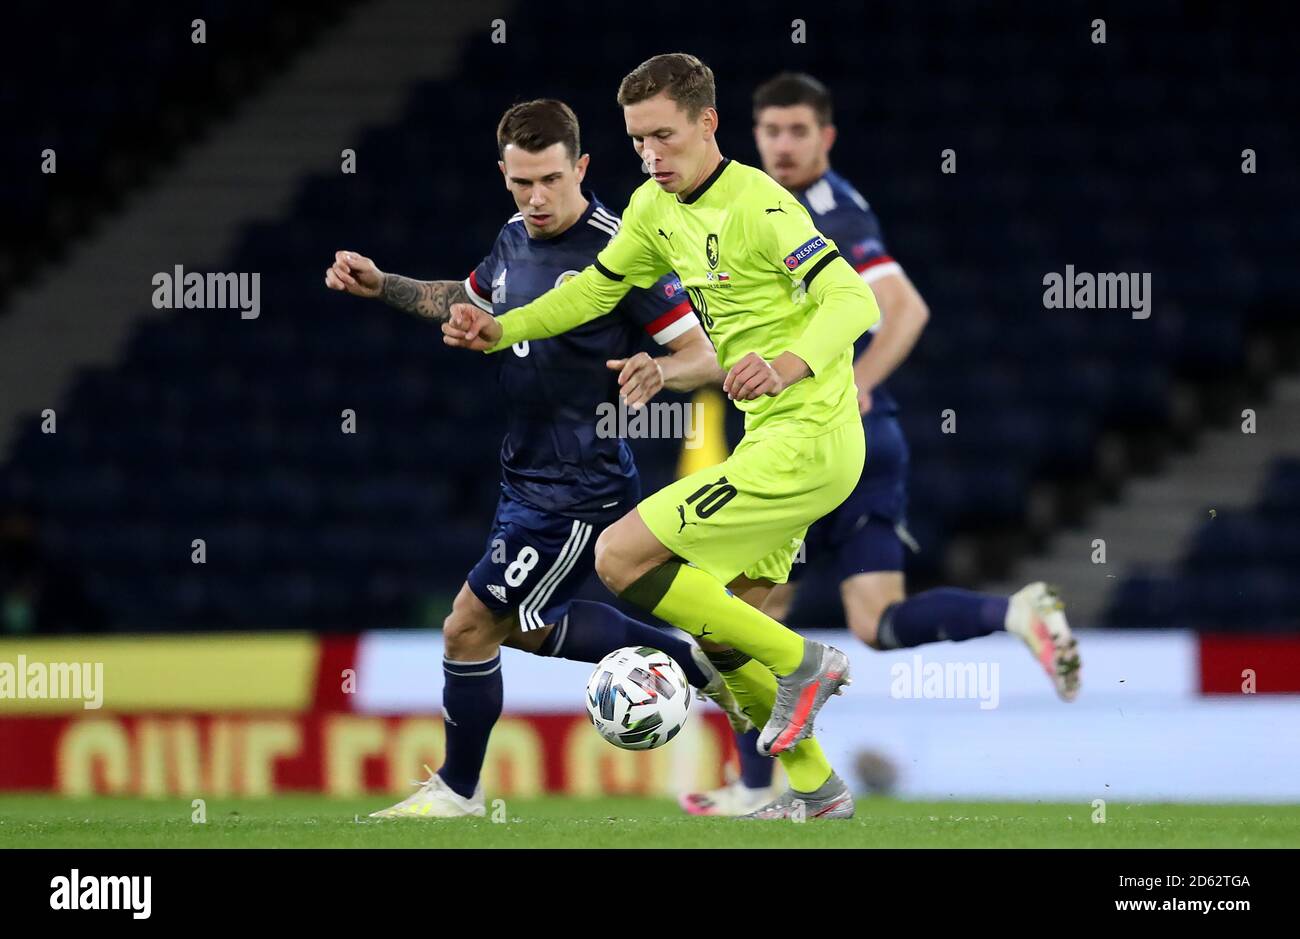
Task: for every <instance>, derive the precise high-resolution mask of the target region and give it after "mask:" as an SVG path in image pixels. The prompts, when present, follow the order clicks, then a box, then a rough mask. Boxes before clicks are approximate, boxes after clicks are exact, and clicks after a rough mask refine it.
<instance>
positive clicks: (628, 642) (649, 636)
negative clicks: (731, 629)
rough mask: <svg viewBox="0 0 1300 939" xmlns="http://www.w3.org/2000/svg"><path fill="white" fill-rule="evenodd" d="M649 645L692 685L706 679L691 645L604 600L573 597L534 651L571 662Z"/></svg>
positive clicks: (594, 660)
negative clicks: (626, 647) (576, 598)
mask: <svg viewBox="0 0 1300 939" xmlns="http://www.w3.org/2000/svg"><path fill="white" fill-rule="evenodd" d="M625 646H649V647H650V648H652V649H658V650H659V651H660V652H663V653H665V654H666V655H668V656H669V657H670V658H671V659H672V660H673V661H674V662H676V663H677V664H678V665H680V666H681V667H682V671H683V672H685V673H686V680H687V681H689V682H690V683H691V687H692V688H702V687H704V686H705V685H706V684H708V679H707V678H706V677H705V675H704V673H703V672H702V671H700V667H699V666H698V665H696V664H695V660H694V659H693V658H691V649H692V648H693V646H692V645H691V644H690V643H689V642H687V641H686V640H685V639H679V638H677V637H676V636H674V635H673V634H672V633H670V632H668V631H667V630H664V629H658V628H656V627H654V626H649V625H647V624H645V623H640V622H637V621H636V620H634V619H632V618H631V617H627V616H624V615H623V614H622V613H620V612H619V611H618V610H616V609H614V608H613V607H612V606H610V605H609V604H607V603H593V602H592V601H590V600H574V601H572V602H571V603H570V604H569V612H568V613H566V614H564V616H563V617H561V619H560V621H559V622H558V623H556V624H555V628H553V629H552V630H551V634H550V635H549V636H547V637H546V641H545V642H543V643H542V647H541V648H540V649H538V650H537V654H538V655H550V656H554V657H556V658H559V659H572V660H573V661H575V662H599V661H600V660H601V659H603V658H604V657H605V656H607V655H609V654H610V653H611V652H613V651H614V650H615V649H622V648H624V647H625Z"/></svg>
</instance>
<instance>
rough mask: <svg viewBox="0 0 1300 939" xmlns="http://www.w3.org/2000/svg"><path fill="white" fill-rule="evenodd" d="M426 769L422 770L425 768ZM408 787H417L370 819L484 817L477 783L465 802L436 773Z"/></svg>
mask: <svg viewBox="0 0 1300 939" xmlns="http://www.w3.org/2000/svg"><path fill="white" fill-rule="evenodd" d="M428 768H429V767H427V766H426V767H425V769H428ZM411 785H412V786H419V788H418V789H416V790H415V792H413V793H411V794H410V795H409V796H407V797H406V798H405V799H403V800H402V801H401V802H399V803H397V804H396V805H393V806H390V807H389V808H386V809H380V810H379V811H378V812H371V813H370V817H371V818H463V817H466V816H475V817H478V818H482V817H483V816H484V815H486V814H487V809H486V808H485V807H484V805H483V783H482V782H481V781H480V782H479V784H478V786H477V787H476V788H475V789H474V797H473V798H472V799H466V798H465V797H464V796H462V795H460V794H459V793H458V792H456V791H455V790H454V789H452V788H451V787H450V786H448V785H447V784H446V783H445V782H443V781H442V777H441V776H439V775H438V774H437V773H434V772H430V773H429V778H428V779H427V780H425V781H424V782H420V781H419V780H418V779H416V780H412V781H411Z"/></svg>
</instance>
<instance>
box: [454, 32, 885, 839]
mask: <svg viewBox="0 0 1300 939" xmlns="http://www.w3.org/2000/svg"><path fill="white" fill-rule="evenodd" d="M618 101H619V104H620V105H621V106H622V108H623V120H624V124H625V125H626V128H627V134H628V136H629V137H631V138H632V143H633V146H634V148H635V149H636V152H637V154H638V155H639V156H640V157H641V160H642V165H643V167H644V168H645V170H646V172H647V173H648V174H649V175H650V179H648V180H646V182H645V183H643V184H642V185H641V186H640V187H639V188H638V189H637V190H636V191H635V192H634V193H633V195H632V198H631V201H630V202H629V203H628V207H627V209H626V211H625V214H624V224H623V226H622V228H621V229H620V230H619V233H618V235H617V236H615V238H614V240H613V241H611V242H610V243H609V245H608V246H606V247H605V249H604V250H602V251H601V252H600V255H599V256H598V257H597V258H596V260H595V262H594V264H593V265H592V266H591V267H588V268H586V269H585V270H584V271H582V273H580V274H579V275H578V276H577V277H575V278H573V279H572V280H571V281H569V282H567V283H565V284H564V285H562V286H560V287H557V288H556V289H555V290H553V291H551V292H550V293H547V294H546V295H545V296H543V297H540V298H539V299H537V300H535V301H534V302H532V303H530V304H528V305H527V306H524V307H522V308H519V309H516V310H513V311H512V312H510V313H507V314H506V315H505V316H502V317H501V318H500V319H495V318H493V317H490V316H487V315H486V314H484V312H483V311H482V310H481V309H479V308H478V307H474V306H467V305H465V304H458V305H457V306H456V307H454V308H453V310H452V315H451V318H450V320H449V321H448V322H447V323H444V324H443V327H442V328H443V334H444V336H445V338H446V341H447V342H448V344H450V345H455V346H459V347H462V348H468V349H477V350H482V351H492V352H497V353H499V354H506V353H502V352H501V350H503V349H505V348H506V347H508V346H510V345H512V344H514V343H517V342H520V341H523V340H532V339H538V338H542V337H546V336H555V335H559V334H562V333H564V332H567V331H569V330H573V329H577V328H580V327H581V326H582V325H583V324H584V323H586V322H587V321H589V320H591V319H592V318H593V317H596V316H599V315H600V314H601V312H602V311H605V310H609V309H611V308H613V307H614V306H615V305H616V304H618V303H620V302H622V300H623V298H624V297H625V296H626V295H627V293H628V291H629V290H630V289H631V288H632V287H633V286H640V287H648V286H650V285H651V284H653V283H654V282H655V281H656V280H657V279H658V278H660V277H662V276H664V275H665V274H666V273H667V272H669V271H676V272H677V274H678V275H679V276H680V277H681V280H682V283H683V284H685V285H686V289H687V292H688V293H689V295H690V298H691V305H692V307H693V308H694V309H695V311H696V312H697V313H698V314H699V316H700V318H701V320H702V321H703V323H704V326H705V328H706V329H707V330H708V331H709V335H710V338H711V339H712V340H713V341H714V344H715V346H716V347H717V353H718V361H719V362H720V363H721V364H722V366H723V367H724V368H726V369H727V377H726V380H725V381H724V382H723V391H725V392H726V393H727V395H728V397H730V398H731V399H732V400H733V401H735V402H736V406H737V407H739V408H740V409H741V410H742V411H744V412H745V439H744V440H743V441H742V442H741V443H740V445H739V446H738V447H736V449H735V451H734V452H733V453H732V454H731V456H730V457H728V458H727V459H726V460H725V461H724V462H722V463H721V464H719V465H718V466H714V467H711V468H708V469H704V470H700V471H698V472H696V473H692V474H690V475H688V476H685V477H683V478H681V479H679V480H677V481H676V482H674V483H672V484H670V485H668V486H666V487H664V488H663V489H661V490H659V491H658V492H656V493H654V494H653V495H651V496H649V497H648V498H646V499H643V500H642V501H641V502H640V503H639V504H638V505H637V506H636V508H635V510H633V511H630V512H628V513H627V514H625V515H624V516H623V517H622V518H621V519H619V521H618V522H616V523H615V524H614V525H612V526H610V527H609V528H607V529H606V530H605V532H604V533H603V534H602V535H601V536H600V542H599V544H598V545H597V549H596V571H597V573H598V574H599V575H600V577H601V579H602V580H603V581H604V582H605V585H606V586H608V587H609V588H610V589H611V590H612V591H615V592H616V593H618V594H619V595H620V596H621V597H623V599H625V600H626V601H628V602H629V603H632V604H634V605H636V606H638V607H640V608H642V609H644V610H647V611H649V612H651V613H653V614H654V615H655V616H658V617H660V618H662V619H664V620H666V621H668V622H670V623H672V624H673V625H675V626H678V627H680V628H682V629H684V630H686V631H687V632H688V633H690V634H692V635H693V636H696V637H697V638H698V639H700V641H701V642H702V643H703V642H705V641H706V640H705V637H709V638H708V640H707V641H708V642H710V643H719V644H725V646H726V647H728V648H727V649H725V650H724V649H723V648H719V647H718V646H712V647H711V653H712V654H713V655H714V656H716V657H715V658H714V660H713V661H714V664H715V665H716V666H717V667H718V668H719V670H720V671H722V673H723V675H724V677H725V678H726V680H727V682H728V684H730V685H731V688H732V690H733V692H734V693H735V695H736V697H737V699H739V700H740V701H741V703H742V704H744V705H745V707H746V708H748V713H749V714H750V716H751V717H752V718H753V720H754V723H755V725H759V724H762V725H763V729H762V731H761V732H760V733H759V735H758V738H757V744H756V745H757V747H758V748H759V749H760V750H761V751H762V752H763V753H765V754H767V755H770V756H771V755H780V757H781V760H782V763H783V765H784V767H785V770H786V773H787V775H788V776H789V779H790V789H789V790H787V791H786V792H784V793H782V794H781V795H780V796H778V797H777V798H775V799H773V800H772V802H771V803H770V804H768V805H766V806H763V807H761V808H759V809H757V810H756V811H755V812H753V813H750V815H751V817H754V818H762V819H780V818H790V817H798V818H818V819H842V818H850V817H852V815H853V795H852V793H851V792H850V791H849V789H848V787H847V786H846V785H845V783H844V782H843V780H841V779H840V778H839V776H838V775H837V774H836V773H835V772H834V771H833V770H832V768H831V765H830V763H829V761H827V759H826V757H825V754H824V753H823V752H822V750H821V747H820V745H819V744H818V742H817V741H816V740H815V739H813V738H812V733H813V721H814V718H815V716H816V714H817V713H818V711H819V709H820V708H821V707H822V706H823V705H824V704H825V702H826V701H827V700H828V699H829V697H830V696H831V695H833V694H838V693H840V691H841V690H842V688H843V686H844V685H845V684H847V683H848V680H849V662H848V658H847V656H845V655H844V653H843V652H841V651H839V650H838V649H835V648H833V647H831V646H828V645H825V644H823V643H820V642H816V641H814V640H809V639H805V638H804V637H801V636H800V635H798V634H797V633H795V632H793V631H792V630H790V629H787V628H786V627H785V626H783V625H782V624H781V623H779V622H777V621H776V620H774V619H772V618H771V617H769V616H766V615H764V614H763V613H762V611H761V607H762V602H763V600H764V599H765V598H766V596H767V594H768V592H769V591H770V590H771V589H772V586H773V585H774V584H775V583H778V582H781V581H784V580H785V579H786V577H787V576H788V575H789V573H790V565H791V563H792V562H793V559H794V553H795V550H796V549H797V548H798V545H799V543H800V541H801V540H802V539H803V537H804V535H805V534H806V533H807V530H808V526H809V525H811V524H812V523H813V522H814V521H816V520H817V519H818V518H821V517H822V516H823V515H825V514H827V513H828V512H830V511H831V510H832V509H834V508H835V507H836V506H837V505H839V504H840V503H841V502H843V501H844V499H845V497H846V496H848V495H849V493H851V492H852V490H853V487H854V485H856V483H857V481H858V477H859V476H860V475H861V472H862V463H863V459H864V457H865V445H864V441H863V434H862V423H861V418H860V415H859V412H858V407H857V393H856V390H855V389H854V387H853V369H852V358H853V357H852V351H853V348H852V347H853V342H854V340H856V339H857V338H858V337H859V336H860V335H861V334H862V333H863V332H864V331H865V330H866V329H867V328H868V327H869V326H871V325H872V324H873V323H874V322H875V321H876V319H877V318H878V315H879V313H878V311H877V309H876V303H875V299H874V298H873V297H872V293H871V289H870V288H869V287H867V286H866V285H865V284H864V283H863V282H862V280H861V278H860V277H858V275H857V273H856V272H855V271H854V270H853V268H852V267H851V266H850V265H849V264H848V263H847V262H846V261H845V260H844V258H843V257H841V255H840V252H839V251H838V250H837V249H836V246H835V244H834V243H833V242H831V241H829V240H828V239H827V238H825V237H824V236H823V235H822V233H821V232H819V231H818V230H817V228H816V226H815V225H814V223H813V221H812V219H811V218H810V217H809V215H808V212H807V210H806V209H804V208H803V206H801V205H800V204H799V203H798V202H797V201H795V200H794V198H793V197H791V195H790V193H788V192H786V191H785V190H784V189H782V188H781V187H780V186H779V185H778V184H777V183H775V182H774V181H773V180H772V179H771V178H770V177H768V176H767V175H766V174H764V173H763V172H762V171H760V170H758V169H755V168H753V167H749V166H745V165H744V164H741V163H737V162H735V161H734V160H730V159H726V158H724V157H723V156H722V153H721V151H720V149H719V147H718V142H717V137H716V131H717V128H718V111H717V106H716V93H715V85H714V77H713V72H712V70H711V69H709V67H708V66H707V65H705V64H704V63H703V62H701V61H700V60H699V59H698V58H696V57H695V56H693V55H687V54H684V53H671V54H667V55H658V56H655V57H653V58H651V59H649V60H647V61H645V62H643V63H642V64H641V65H639V66H637V68H635V69H633V70H632V71H631V72H630V73H629V74H628V75H627V76H626V77H624V79H623V81H622V83H621V84H620V86H619V91H618Z"/></svg>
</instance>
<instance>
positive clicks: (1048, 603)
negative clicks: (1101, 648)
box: [1006, 581, 1081, 701]
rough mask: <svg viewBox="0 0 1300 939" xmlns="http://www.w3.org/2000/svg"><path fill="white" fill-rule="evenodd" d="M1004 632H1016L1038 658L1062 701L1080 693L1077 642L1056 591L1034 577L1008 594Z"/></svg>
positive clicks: (1069, 699) (1079, 666)
mask: <svg viewBox="0 0 1300 939" xmlns="http://www.w3.org/2000/svg"><path fill="white" fill-rule="evenodd" d="M1006 625H1007V632H1009V633H1011V634H1012V635H1015V636H1019V637H1020V638H1021V639H1022V640H1023V641H1024V643H1025V645H1027V646H1028V647H1029V651H1030V652H1031V653H1032V654H1033V656H1034V658H1036V659H1038V662H1039V664H1040V665H1042V666H1043V670H1044V671H1045V672H1047V677H1048V678H1050V679H1051V680H1052V684H1053V685H1055V686H1056V693H1057V694H1058V695H1060V696H1061V699H1062V700H1064V701H1073V700H1074V699H1075V697H1077V696H1078V694H1079V677H1080V676H1079V672H1080V668H1081V665H1080V661H1079V642H1078V640H1077V639H1075V638H1074V634H1073V633H1071V632H1070V624H1069V623H1067V622H1066V621H1065V604H1064V603H1063V602H1062V601H1061V598H1060V597H1059V596H1058V595H1057V593H1056V591H1055V590H1054V589H1052V588H1051V587H1049V586H1047V584H1045V583H1043V582H1042V581H1035V582H1034V583H1032V584H1028V585H1026V586H1024V587H1022V588H1021V589H1020V590H1017V591H1016V592H1015V593H1013V594H1012V595H1011V602H1010V604H1009V605H1008V606H1007V624H1006Z"/></svg>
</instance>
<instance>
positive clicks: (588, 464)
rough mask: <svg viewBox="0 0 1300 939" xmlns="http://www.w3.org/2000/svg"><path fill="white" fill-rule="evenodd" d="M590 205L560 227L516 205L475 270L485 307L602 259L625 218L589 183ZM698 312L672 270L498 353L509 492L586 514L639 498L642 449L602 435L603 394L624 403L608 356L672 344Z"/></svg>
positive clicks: (618, 509)
mask: <svg viewBox="0 0 1300 939" xmlns="http://www.w3.org/2000/svg"><path fill="white" fill-rule="evenodd" d="M583 195H584V196H586V198H587V200H588V203H589V204H588V206H587V210H586V211H585V212H583V213H582V216H581V217H580V218H579V219H578V221H577V222H575V223H574V224H573V225H572V226H571V227H570V228H568V229H566V230H565V231H564V232H562V233H561V234H559V235H557V236H556V237H554V238H531V237H529V235H528V230H527V229H526V228H525V227H524V221H523V216H522V215H518V214H516V215H515V216H514V217H513V218H511V219H510V221H508V222H507V223H506V224H505V225H504V226H503V227H502V229H501V231H500V233H499V234H498V235H497V240H496V243H495V244H493V246H492V250H491V252H489V254H488V256H487V257H485V258H484V259H483V261H482V263H481V264H479V265H478V267H476V268H475V269H474V270H473V272H471V273H470V275H469V277H468V278H466V280H465V290H466V292H467V293H468V294H469V296H470V299H471V300H473V301H474V302H475V303H476V304H477V305H478V306H479V307H480V308H482V309H483V310H486V311H487V312H489V313H492V314H493V315H495V316H501V315H502V314H503V313H507V312H509V311H510V310H513V309H515V308H516V307H521V306H523V305H524V304H525V303H530V302H531V301H533V300H536V299H537V298H538V297H540V296H541V295H542V294H544V293H546V292H547V291H548V290H550V289H552V288H553V287H558V286H559V285H560V284H562V283H563V282H564V281H565V280H567V279H568V278H570V277H573V276H575V275H576V274H577V273H578V272H579V271H581V270H582V269H583V268H585V267H587V266H589V265H590V264H591V263H592V261H594V260H595V259H596V254H597V253H598V252H599V251H600V250H601V249H602V248H604V247H605V245H606V244H607V243H608V242H609V240H610V238H612V237H613V236H614V233H615V232H617V231H618V225H619V220H618V217H617V216H616V215H614V214H613V213H612V212H610V211H609V210H608V209H606V208H605V207H604V206H603V205H601V204H600V202H599V201H598V200H597V199H596V197H595V196H594V195H592V194H591V193H584V194H583ZM697 324H698V320H697V319H696V317H695V314H694V312H692V310H691V306H690V303H689V302H688V301H687V299H686V293H685V291H684V290H683V289H682V284H681V281H680V280H679V279H678V278H677V277H676V276H675V275H671V274H670V275H668V276H666V277H664V278H663V279H661V280H660V281H658V282H657V283H656V284H655V285H654V286H653V287H651V288H649V289H641V288H637V287H634V288H632V290H631V291H629V292H628V294H627V295H626V296H625V297H624V298H623V299H622V300H620V301H619V304H618V306H616V307H615V308H614V309H613V310H612V311H610V312H609V313H608V314H606V315H605V316H601V317H599V318H597V319H594V320H592V321H591V322H588V323H584V324H583V325H582V326H579V327H578V328H577V329H574V330H571V331H569V332H567V333H563V334H562V335H559V336H554V337H552V338H550V339H533V340H530V341H527V342H520V343H516V344H515V345H514V346H512V347H511V348H510V349H509V350H507V351H503V352H500V353H498V354H497V355H494V356H492V360H493V361H494V363H495V364H496V366H497V368H498V370H499V371H498V380H499V383H500V387H501V391H502V396H503V399H504V406H505V407H504V410H505V413H506V435H505V440H504V441H503V442H502V445H501V470H502V483H503V486H504V488H505V490H506V492H507V493H508V494H509V495H510V496H512V497H513V498H515V499H518V500H521V501H523V502H525V503H527V504H529V505H533V506H535V507H537V508H539V509H544V510H546V511H549V512H554V513H557V514H560V515H567V516H571V517H573V518H578V519H582V520H589V521H595V520H602V519H608V518H610V517H615V516H617V515H621V514H622V513H623V512H625V511H627V510H628V509H630V508H631V507H632V505H633V504H634V503H635V502H636V501H637V498H638V492H639V485H640V484H639V480H638V477H637V473H636V464H635V463H634V462H633V460H632V451H631V450H630V449H629V448H628V445H627V443H626V442H625V441H624V440H622V439H621V438H618V437H608V436H605V437H602V436H599V435H597V432H596V428H597V425H598V422H599V419H600V416H601V412H600V410H598V409H599V407H600V405H601V404H602V403H606V402H609V403H613V404H614V405H617V404H618V373H617V372H615V371H613V370H611V369H609V368H606V367H605V360H606V359H621V358H626V357H627V356H630V355H632V354H633V353H635V352H636V351H637V350H638V348H639V346H640V344H641V342H642V340H643V338H644V337H645V336H647V335H648V336H650V337H651V338H652V339H653V340H654V341H655V342H656V343H659V344H660V345H663V344H665V343H668V342H671V341H672V340H673V339H675V338H677V337H678V336H680V335H682V334H683V333H684V332H686V331H687V330H689V329H690V328H691V327H693V326H695V325H697Z"/></svg>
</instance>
